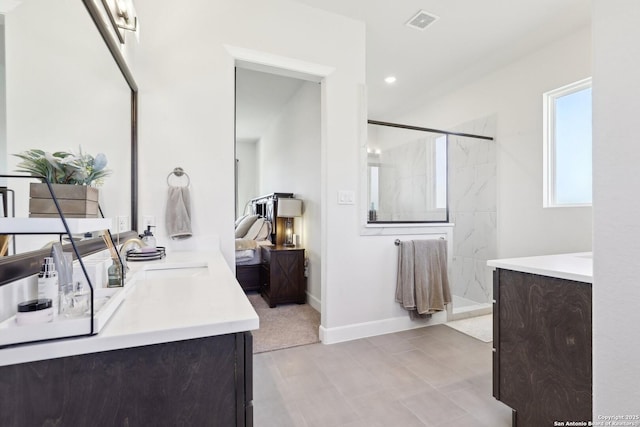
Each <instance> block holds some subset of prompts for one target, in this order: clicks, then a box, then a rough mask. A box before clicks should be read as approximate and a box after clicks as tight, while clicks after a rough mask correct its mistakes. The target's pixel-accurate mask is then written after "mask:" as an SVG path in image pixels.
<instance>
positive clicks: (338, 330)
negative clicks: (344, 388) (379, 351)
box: [318, 311, 447, 344]
mask: <svg viewBox="0 0 640 427" xmlns="http://www.w3.org/2000/svg"><path fill="white" fill-rule="evenodd" d="M446 321H447V313H446V312H444V311H443V312H441V313H436V314H434V315H433V316H431V318H430V319H424V320H422V319H419V320H411V319H409V315H408V314H407V315H405V316H402V317H394V318H389V319H384V320H376V321H374V322H364V323H356V324H353V325H346V326H338V327H335V328H325V327H324V326H322V325H320V328H319V331H318V333H319V335H320V341H322V343H323V344H335V343H339V342H343V341H351V340H356V339H359V338H367V337H373V336H376V335H383V334H389V333H392V332H400V331H406V330H409V329H416V328H422V327H424V326H433V325H438V324H441V323H445V322H446Z"/></svg>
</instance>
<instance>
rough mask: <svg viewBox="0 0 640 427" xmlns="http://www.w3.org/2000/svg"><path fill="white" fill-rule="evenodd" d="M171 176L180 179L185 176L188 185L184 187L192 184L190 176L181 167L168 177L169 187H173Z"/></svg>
mask: <svg viewBox="0 0 640 427" xmlns="http://www.w3.org/2000/svg"><path fill="white" fill-rule="evenodd" d="M171 175H175V176H177V177H178V178H181V177H183V176H185V177H186V178H187V185H184V186H183V187H188V186H189V185H190V184H191V178H189V174H188V173H186V172H185V171H184V169H182V168H181V167H177V168H174V169H173V171H171V172H170V173H169V175H167V185H169V186H171V184H170V183H169V178H171Z"/></svg>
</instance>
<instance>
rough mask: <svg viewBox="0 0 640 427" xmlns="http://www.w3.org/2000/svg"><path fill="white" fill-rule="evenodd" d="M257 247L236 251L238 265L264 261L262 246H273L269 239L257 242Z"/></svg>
mask: <svg viewBox="0 0 640 427" xmlns="http://www.w3.org/2000/svg"><path fill="white" fill-rule="evenodd" d="M256 244H257V247H256V248H255V249H245V250H240V251H236V265H255V264H260V263H261V262H262V248H261V247H262V246H272V245H273V244H272V243H271V241H269V240H260V241H257V242H256Z"/></svg>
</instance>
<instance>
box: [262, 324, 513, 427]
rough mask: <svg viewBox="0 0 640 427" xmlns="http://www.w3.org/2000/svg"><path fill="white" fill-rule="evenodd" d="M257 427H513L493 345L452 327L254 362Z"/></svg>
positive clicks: (299, 349)
mask: <svg viewBox="0 0 640 427" xmlns="http://www.w3.org/2000/svg"><path fill="white" fill-rule="evenodd" d="M253 404H254V425H255V426H256V427H270V426H273V427H285V426H301V427H312V426H314V427H315V426H318V427H338V426H344V427H360V426H367V427H373V426H380V427H398V426H401V427H405V426H406V427H409V426H456V427H464V426H474V427H483V426H486V427H502V426H504V427H508V426H510V425H511V410H510V409H509V408H508V407H507V406H505V405H503V404H502V403H500V402H498V401H497V400H495V399H494V398H493V397H492V395H491V343H484V342H481V341H479V340H476V339H474V338H472V337H469V336H467V335H464V334H462V333H460V332H458V331H456V330H454V329H451V328H449V327H447V326H444V325H438V326H432V327H426V328H421V329H415V330H411V331H404V332H398V333H395V334H388V335H381V336H377V337H371V338H365V339H360V340H356V341H350V342H345V343H340V344H333V345H323V344H311V345H307V346H302V347H294V348H290V349H285V350H279V351H274V352H269V353H261V354H258V355H255V356H254V403H253Z"/></svg>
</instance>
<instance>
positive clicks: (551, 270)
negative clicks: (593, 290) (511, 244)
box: [487, 252, 593, 283]
mask: <svg viewBox="0 0 640 427" xmlns="http://www.w3.org/2000/svg"><path fill="white" fill-rule="evenodd" d="M487 265H488V266H489V267H495V268H503V269H506V270H514V271H521V272H523V273H531V274H539V275H541V276H549V277H557V278H559V279H567V280H575V281H577V282H585V283H593V256H592V254H591V252H580V253H570V254H557V255H543V256H531V257H522V258H507V259H494V260H489V261H487Z"/></svg>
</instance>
